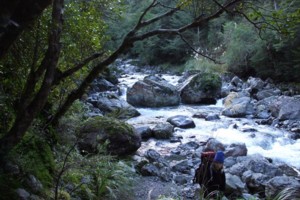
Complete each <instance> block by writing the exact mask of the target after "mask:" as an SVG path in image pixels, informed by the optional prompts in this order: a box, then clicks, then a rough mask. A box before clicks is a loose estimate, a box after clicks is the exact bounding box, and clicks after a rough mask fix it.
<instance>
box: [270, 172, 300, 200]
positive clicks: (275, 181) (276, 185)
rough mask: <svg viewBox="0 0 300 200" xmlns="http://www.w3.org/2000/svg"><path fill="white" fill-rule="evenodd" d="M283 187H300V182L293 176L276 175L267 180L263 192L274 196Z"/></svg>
mask: <svg viewBox="0 0 300 200" xmlns="http://www.w3.org/2000/svg"><path fill="white" fill-rule="evenodd" d="M285 188H300V183H299V181H298V180H296V179H295V178H293V177H288V176H277V177H274V178H272V179H271V180H269V181H268V182H267V185H266V191H265V193H266V195H267V196H270V197H274V196H276V195H277V194H279V193H280V192H281V191H282V190H284V189H285ZM298 197H299V196H298Z"/></svg>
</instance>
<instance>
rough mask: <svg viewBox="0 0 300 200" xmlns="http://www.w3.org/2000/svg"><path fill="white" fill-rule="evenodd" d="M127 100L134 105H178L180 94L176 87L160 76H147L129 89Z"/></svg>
mask: <svg viewBox="0 0 300 200" xmlns="http://www.w3.org/2000/svg"><path fill="white" fill-rule="evenodd" d="M126 96H127V102H128V103H129V104H131V105H133V106H146V107H163V106H176V105H179V103H180V95H179V92H178V91H177V89H176V87H175V86H173V85H171V84H169V83H168V82H167V81H166V80H164V79H162V78H160V77H158V76H147V77H145V78H144V80H143V81H138V82H136V83H135V84H134V85H133V86H132V87H131V88H128V90H127V95H126Z"/></svg>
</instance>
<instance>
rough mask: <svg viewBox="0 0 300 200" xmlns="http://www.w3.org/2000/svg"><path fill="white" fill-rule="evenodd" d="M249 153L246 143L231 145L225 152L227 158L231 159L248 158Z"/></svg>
mask: <svg viewBox="0 0 300 200" xmlns="http://www.w3.org/2000/svg"><path fill="white" fill-rule="evenodd" d="M247 152H248V149H247V147H246V144H245V143H235V144H231V145H229V147H226V150H225V152H224V153H225V156H226V157H229V156H234V157H237V156H246V155H247Z"/></svg>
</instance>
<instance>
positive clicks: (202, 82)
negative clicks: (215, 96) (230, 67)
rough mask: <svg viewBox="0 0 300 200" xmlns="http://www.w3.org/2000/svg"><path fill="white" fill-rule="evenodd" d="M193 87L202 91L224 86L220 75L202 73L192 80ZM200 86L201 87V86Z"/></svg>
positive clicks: (216, 89)
mask: <svg viewBox="0 0 300 200" xmlns="http://www.w3.org/2000/svg"><path fill="white" fill-rule="evenodd" d="M190 85H191V87H194V88H199V89H200V90H202V91H206V92H208V91H211V92H214V91H218V90H219V89H220V88H221V86H222V81H221V78H220V77H219V75H217V74H214V73H200V74H198V75H197V77H195V78H193V79H192V80H191V82H190ZM199 86H200V87H199Z"/></svg>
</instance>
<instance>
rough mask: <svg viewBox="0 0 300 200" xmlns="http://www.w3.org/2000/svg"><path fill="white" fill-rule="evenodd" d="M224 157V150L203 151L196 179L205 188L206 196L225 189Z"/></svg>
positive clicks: (214, 194)
mask: <svg viewBox="0 0 300 200" xmlns="http://www.w3.org/2000/svg"><path fill="white" fill-rule="evenodd" d="M224 159H225V156H224V153H223V152H222V151H218V152H217V153H215V152H203V153H202V155H201V164H200V166H199V168H198V169H197V170H196V174H195V178H194V181H195V182H197V183H199V184H200V186H201V188H203V191H204V197H214V196H216V195H218V193H220V192H221V193H223V192H224V191H225V184H226V179H225V173H224V170H223V163H224Z"/></svg>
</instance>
